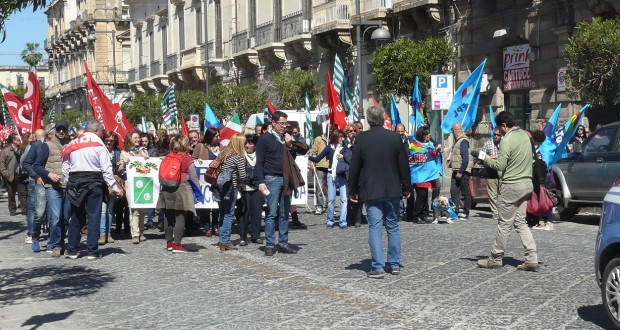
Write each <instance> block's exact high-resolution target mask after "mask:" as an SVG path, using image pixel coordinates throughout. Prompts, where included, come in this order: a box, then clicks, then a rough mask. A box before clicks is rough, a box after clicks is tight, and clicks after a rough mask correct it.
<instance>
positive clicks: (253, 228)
mask: <svg viewBox="0 0 620 330" xmlns="http://www.w3.org/2000/svg"><path fill="white" fill-rule="evenodd" d="M257 142H258V136H256V135H253V134H252V135H246V136H245V182H244V184H243V194H242V196H241V198H242V201H243V203H242V212H241V216H240V217H239V236H240V237H241V241H240V242H239V245H240V246H246V245H247V242H246V238H247V233H248V231H249V232H250V239H251V241H252V243H255V244H263V241H262V240H261V239H260V224H261V218H260V215H261V211H262V209H263V204H265V196H263V194H261V192H260V191H258V189H257V186H258V184H257V183H256V180H255V178H254V168H255V167H256V143H257Z"/></svg>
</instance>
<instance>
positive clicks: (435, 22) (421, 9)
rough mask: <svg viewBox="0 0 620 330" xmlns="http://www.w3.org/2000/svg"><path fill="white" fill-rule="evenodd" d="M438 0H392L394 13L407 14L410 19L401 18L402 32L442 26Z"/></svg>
mask: <svg viewBox="0 0 620 330" xmlns="http://www.w3.org/2000/svg"><path fill="white" fill-rule="evenodd" d="M441 6H442V5H441V3H440V1H439V0H394V8H393V10H394V13H395V14H399V15H402V14H405V15H406V14H409V15H410V16H411V18H412V19H407V20H401V22H402V23H403V24H402V26H401V30H402V34H404V35H407V34H408V33H410V32H412V33H415V31H419V30H421V31H424V30H428V29H438V28H440V27H442V26H443V20H444V18H443V15H442V10H441Z"/></svg>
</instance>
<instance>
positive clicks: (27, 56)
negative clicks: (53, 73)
mask: <svg viewBox="0 0 620 330" xmlns="http://www.w3.org/2000/svg"><path fill="white" fill-rule="evenodd" d="M21 57H22V61H24V62H26V64H28V65H30V66H31V67H34V66H37V63H39V62H40V61H41V59H42V58H43V54H41V52H39V44H38V43H36V42H29V43H26V48H25V49H24V50H22V53H21Z"/></svg>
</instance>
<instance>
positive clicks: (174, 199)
mask: <svg viewBox="0 0 620 330" xmlns="http://www.w3.org/2000/svg"><path fill="white" fill-rule="evenodd" d="M188 150H189V138H188V137H187V136H185V135H182V134H179V135H177V136H176V137H175V138H174V139H172V140H171V142H170V153H168V155H166V157H165V158H164V159H163V160H162V162H161V165H160V166H159V183H160V185H161V192H160V193H159V200H158V201H157V208H158V209H163V211H164V216H165V219H166V225H165V237H166V249H167V250H168V251H172V253H185V252H187V249H186V248H185V247H183V246H182V245H181V239H182V238H183V231H184V229H185V219H186V218H187V217H188V215H189V213H191V214H193V215H194V216H195V215H196V207H195V199H194V193H193V192H192V187H191V184H190V180H191V181H192V182H193V183H194V184H195V185H197V186H198V187H200V181H199V179H198V175H197V174H196V167H195V166H194V159H193V158H192V156H190V155H189V154H188Z"/></svg>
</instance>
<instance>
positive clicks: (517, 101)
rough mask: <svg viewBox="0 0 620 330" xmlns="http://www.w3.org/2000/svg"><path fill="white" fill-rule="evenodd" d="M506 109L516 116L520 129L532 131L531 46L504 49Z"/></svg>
mask: <svg viewBox="0 0 620 330" xmlns="http://www.w3.org/2000/svg"><path fill="white" fill-rule="evenodd" d="M503 69H504V72H503V73H504V79H503V80H504V84H503V91H504V107H505V109H506V110H507V111H509V112H510V113H512V114H513V115H514V116H515V120H516V124H517V125H518V126H519V127H522V128H525V129H530V127H529V126H530V119H531V116H532V106H531V104H530V98H529V91H530V89H531V88H532V79H531V76H530V45H529V44H520V45H514V46H507V47H504V52H503Z"/></svg>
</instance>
